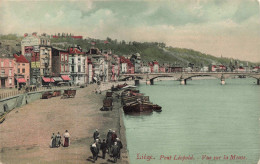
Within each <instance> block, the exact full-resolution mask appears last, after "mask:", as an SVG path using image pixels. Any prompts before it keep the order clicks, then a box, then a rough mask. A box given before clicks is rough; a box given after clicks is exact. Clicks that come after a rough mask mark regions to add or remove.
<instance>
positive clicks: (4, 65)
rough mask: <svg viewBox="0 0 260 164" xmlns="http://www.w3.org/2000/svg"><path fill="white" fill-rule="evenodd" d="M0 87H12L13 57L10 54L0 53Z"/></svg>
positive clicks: (13, 85)
mask: <svg viewBox="0 0 260 164" xmlns="http://www.w3.org/2000/svg"><path fill="white" fill-rule="evenodd" d="M0 71H1V72H0V88H14V87H15V83H14V78H15V76H14V74H15V59H14V58H13V56H11V55H10V54H7V53H6V54H2V53H1V54H0Z"/></svg>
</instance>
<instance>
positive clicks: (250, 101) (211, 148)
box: [124, 79, 260, 164]
mask: <svg viewBox="0 0 260 164" xmlns="http://www.w3.org/2000/svg"><path fill="white" fill-rule="evenodd" d="M139 90H140V92H142V93H145V95H147V96H150V100H151V101H152V102H153V103H156V104H159V105H161V106H162V110H163V111H162V112H161V113H156V112H154V113H152V114H151V115H142V116H130V115H125V116H124V123H125V127H126V138H127V146H128V151H129V156H130V163H131V164H143V163H173V164H229V163H239V164H240V163H241V164H242V163H243V164H256V163H257V162H258V160H259V157H260V128H259V127H260V120H259V118H260V101H259V100H260V86H258V85H256V80H255V79H226V85H220V81H219V80H217V79H211V80H192V81H187V85H185V86H182V85H180V84H179V81H159V82H155V85H152V86H149V85H145V84H141V85H140V86H139ZM179 156H180V157H179ZM183 156H185V157H188V156H190V158H189V159H187V158H183ZM174 157H175V158H174ZM214 157H215V159H214ZM224 157H225V159H224ZM147 158H151V159H150V160H149V159H147ZM183 159H184V160H183Z"/></svg>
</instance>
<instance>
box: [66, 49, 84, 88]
mask: <svg viewBox="0 0 260 164" xmlns="http://www.w3.org/2000/svg"><path fill="white" fill-rule="evenodd" d="M85 56H86V55H85V53H84V52H82V49H81V48H80V47H79V46H77V47H70V48H69V66H70V79H71V82H72V84H75V85H81V84H85V83H86V72H85V71H86V57H85Z"/></svg>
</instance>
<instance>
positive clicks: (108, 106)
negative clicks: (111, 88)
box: [101, 98, 113, 111]
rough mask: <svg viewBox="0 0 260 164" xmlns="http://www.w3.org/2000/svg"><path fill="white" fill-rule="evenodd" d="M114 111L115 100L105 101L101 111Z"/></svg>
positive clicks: (107, 99)
mask: <svg viewBox="0 0 260 164" xmlns="http://www.w3.org/2000/svg"><path fill="white" fill-rule="evenodd" d="M112 109H113V99H112V98H105V99H104V100H103V107H102V108H101V110H103V111H108V110H112Z"/></svg>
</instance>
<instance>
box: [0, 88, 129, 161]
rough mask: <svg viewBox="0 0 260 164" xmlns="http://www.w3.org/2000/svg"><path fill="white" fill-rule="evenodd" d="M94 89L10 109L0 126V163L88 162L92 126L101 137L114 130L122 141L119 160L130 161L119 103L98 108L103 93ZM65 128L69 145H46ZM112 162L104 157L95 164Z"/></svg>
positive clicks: (89, 158)
mask: <svg viewBox="0 0 260 164" xmlns="http://www.w3.org/2000/svg"><path fill="white" fill-rule="evenodd" d="M97 88H98V86H97V85H95V84H93V85H89V86H88V87H86V88H82V89H79V90H77V94H76V96H75V98H70V99H61V98H60V97H54V98H51V99H40V100H36V101H34V102H32V103H29V104H27V105H25V106H22V107H20V108H16V109H14V110H12V111H11V112H10V113H9V114H8V115H7V117H6V120H5V121H4V122H3V123H2V124H1V125H0V133H1V135H0V140H1V143H0V151H1V156H0V163H3V164H13V163H19V164H28V163H33V164H38V163H39V164H43V163H44V164H45V163H46V164H47V163H52V164H61V163H62V164H71V163H77V164H81V163H82V164H83V163H90V162H92V158H91V157H92V154H91V152H90V149H89V146H90V144H91V143H92V142H93V132H94V130H95V129H99V132H100V137H101V139H103V138H105V137H106V134H107V132H108V129H112V130H115V131H116V133H117V134H118V135H119V138H121V140H122V142H123V144H124V150H123V151H122V159H121V160H118V163H129V161H128V154H127V148H126V140H125V128H124V124H123V120H122V117H121V116H122V113H121V111H120V110H119V107H120V103H119V101H118V103H117V102H116V103H115V106H114V108H113V111H100V110H99V109H100V108H101V107H102V101H103V98H104V94H105V92H104V93H102V94H95V93H94V91H95V89H97ZM65 130H68V131H69V133H70V135H71V145H70V146H69V147H68V148H64V147H60V148H49V144H50V138H51V134H52V133H55V134H56V133H57V132H58V131H59V132H60V133H62V134H63V133H64V131H65ZM111 162H112V161H111V160H110V157H108V156H107V157H106V159H105V160H103V159H101V158H98V161H97V162H96V163H111Z"/></svg>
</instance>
